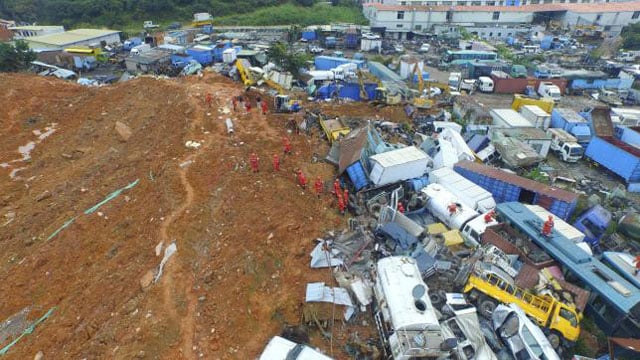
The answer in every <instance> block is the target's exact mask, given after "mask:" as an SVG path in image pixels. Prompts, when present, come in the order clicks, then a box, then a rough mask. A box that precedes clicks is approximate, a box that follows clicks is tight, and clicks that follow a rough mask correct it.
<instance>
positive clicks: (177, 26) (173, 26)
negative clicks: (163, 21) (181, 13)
mask: <svg viewBox="0 0 640 360" xmlns="http://www.w3.org/2000/svg"><path fill="white" fill-rule="evenodd" d="M180 28H182V24H181V23H179V22H172V23H171V24H169V26H167V30H179V29H180Z"/></svg>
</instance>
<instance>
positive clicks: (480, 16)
mask: <svg viewBox="0 0 640 360" xmlns="http://www.w3.org/2000/svg"><path fill="white" fill-rule="evenodd" d="M524 1H525V0H522V2H524ZM529 1H531V2H530V3H529V5H517V6H498V5H495V4H493V2H491V3H492V4H491V5H484V6H477V5H476V4H479V3H480V2H473V4H474V5H473V6H466V5H463V6H460V5H458V4H457V3H458V2H455V3H456V5H440V3H442V2H441V1H439V2H428V3H434V4H429V5H428V6H423V5H411V6H409V5H387V4H380V3H368V4H364V6H363V13H364V16H365V17H366V18H367V19H369V22H370V25H371V27H372V28H376V29H383V30H384V32H385V33H387V34H389V35H390V36H391V37H394V38H397V39H406V38H407V36H408V35H409V34H421V33H433V31H435V30H436V29H434V27H435V26H436V25H447V26H450V27H453V26H462V27H465V28H467V27H486V26H491V27H495V28H497V27H503V28H504V29H505V30H504V31H497V30H496V31H495V34H494V31H489V32H488V33H486V35H485V36H484V37H485V38H503V37H505V34H507V35H506V36H511V35H514V34H515V30H511V31H510V30H509V28H510V27H521V26H522V25H530V24H534V23H539V22H545V21H555V22H557V23H559V24H561V25H562V26H563V27H565V28H573V27H575V26H577V25H580V26H582V25H593V26H599V27H602V28H603V30H604V31H605V32H606V33H608V34H609V35H618V34H619V33H620V31H621V29H622V27H623V26H625V25H628V24H632V23H636V22H638V21H640V1H633V2H624V3H621V2H610V3H546V2H547V0H545V3H544V4H540V3H538V0H529ZM533 1H536V3H535V4H532V3H533ZM561 1H564V0H561ZM591 1H592V0H591ZM436 3H437V4H438V5H435V4H436ZM460 3H465V4H470V3H471V2H466V1H465V2H460ZM470 20H471V21H470ZM476 31H478V30H476ZM480 31H482V30H480ZM498 32H500V34H499V35H498ZM510 32H511V33H512V34H511V35H508V34H509V33H510Z"/></svg>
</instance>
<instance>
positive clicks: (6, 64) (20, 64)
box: [0, 40, 36, 72]
mask: <svg viewBox="0 0 640 360" xmlns="http://www.w3.org/2000/svg"><path fill="white" fill-rule="evenodd" d="M35 59H36V54H35V53H34V52H33V51H31V49H29V45H27V43H26V42H24V41H22V40H18V41H16V44H15V46H14V45H11V44H8V43H0V71H2V72H9V71H21V70H26V69H27V68H29V65H30V63H31V62H32V61H33V60H35Z"/></svg>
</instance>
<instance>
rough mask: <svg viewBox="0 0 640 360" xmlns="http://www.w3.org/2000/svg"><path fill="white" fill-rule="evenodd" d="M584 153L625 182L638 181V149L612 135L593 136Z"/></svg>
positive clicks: (639, 166)
mask: <svg viewBox="0 0 640 360" xmlns="http://www.w3.org/2000/svg"><path fill="white" fill-rule="evenodd" d="M585 155H586V156H587V157H588V158H589V159H591V160H593V161H595V162H597V163H598V164H600V165H602V166H604V167H605V168H607V169H609V170H611V171H612V172H614V173H615V174H617V175H619V176H620V177H622V178H623V179H624V181H625V182H626V183H627V184H630V183H638V182H640V150H638V149H637V148H635V147H633V146H630V145H628V144H625V143H623V142H622V141H620V140H617V139H615V138H613V137H609V138H601V137H598V136H594V137H593V138H592V139H591V142H590V143H589V146H587V150H585Z"/></svg>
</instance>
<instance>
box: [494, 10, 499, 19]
mask: <svg viewBox="0 0 640 360" xmlns="http://www.w3.org/2000/svg"><path fill="white" fill-rule="evenodd" d="M493 20H500V11H494V12H493Z"/></svg>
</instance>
